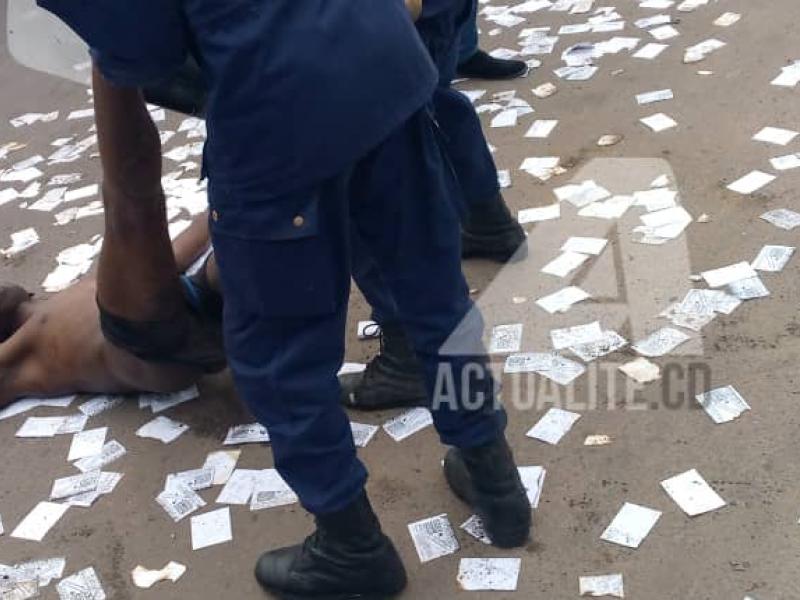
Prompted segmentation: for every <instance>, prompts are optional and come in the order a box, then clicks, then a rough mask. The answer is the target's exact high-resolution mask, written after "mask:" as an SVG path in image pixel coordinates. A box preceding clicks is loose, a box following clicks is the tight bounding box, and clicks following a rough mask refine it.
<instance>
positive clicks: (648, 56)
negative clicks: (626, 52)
mask: <svg viewBox="0 0 800 600" xmlns="http://www.w3.org/2000/svg"><path fill="white" fill-rule="evenodd" d="M667 48H669V45H667V44H659V43H657V42H651V43H649V44H645V45H644V46H642V47H641V48H639V50H637V51H636V52H635V53H634V54H633V57H634V58H641V59H644V60H653V59H654V58H657V57H658V56H659V55H660V54H661V53H662V52H663V51H664V50H666V49H667Z"/></svg>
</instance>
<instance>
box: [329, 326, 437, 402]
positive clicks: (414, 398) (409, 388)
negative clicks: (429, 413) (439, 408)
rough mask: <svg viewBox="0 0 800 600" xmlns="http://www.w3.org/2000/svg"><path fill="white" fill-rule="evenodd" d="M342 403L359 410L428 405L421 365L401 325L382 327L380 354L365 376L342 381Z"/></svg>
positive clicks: (373, 360)
mask: <svg viewBox="0 0 800 600" xmlns="http://www.w3.org/2000/svg"><path fill="white" fill-rule="evenodd" d="M340 383H341V386H342V403H343V404H344V405H345V406H347V407H348V408H355V409H357V410H384V409H388V408H399V407H413V406H427V405H428V393H427V391H426V388H425V379H424V377H423V375H422V366H421V365H420V362H419V360H418V359H417V356H416V354H414V350H413V349H412V348H411V344H410V343H409V341H408V336H406V333H405V331H404V330H403V328H402V327H401V326H400V325H399V324H395V323H386V324H383V325H382V327H381V351H380V354H378V356H376V357H375V358H373V359H372V360H371V361H370V362H369V364H368V365H367V369H366V370H365V371H364V372H363V373H359V374H357V375H347V376H343V377H341V378H340Z"/></svg>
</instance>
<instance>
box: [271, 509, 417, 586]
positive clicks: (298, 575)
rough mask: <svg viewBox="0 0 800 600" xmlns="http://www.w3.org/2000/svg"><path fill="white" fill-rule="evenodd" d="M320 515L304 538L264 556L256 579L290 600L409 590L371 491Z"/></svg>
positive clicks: (401, 566) (403, 570)
mask: <svg viewBox="0 0 800 600" xmlns="http://www.w3.org/2000/svg"><path fill="white" fill-rule="evenodd" d="M316 521H317V531H316V532H315V533H314V534H313V535H311V536H310V537H308V538H306V541H305V542H304V543H303V544H301V545H299V546H293V547H290V548H282V549H280V550H273V551H272V552H267V553H265V554H263V555H262V556H261V558H260V559H259V561H258V564H257V565H256V579H257V580H258V582H259V583H260V584H261V585H262V586H263V587H264V588H265V589H266V590H267V591H269V592H272V593H273V594H276V595H277V596H278V597H279V598H284V599H286V600H307V599H309V600H356V599H358V600H378V599H383V598H391V597H393V596H395V595H397V594H399V593H400V592H401V591H402V590H403V588H404V587H405V586H406V571H405V568H404V567H403V563H402V561H401V560H400V556H399V555H398V554H397V551H396V550H395V548H394V546H393V545H392V542H391V540H389V538H388V537H386V536H385V535H384V534H383V532H382V531H381V526H380V523H379V522H378V518H377V517H376V516H375V513H374V512H373V511H372V507H371V506H370V504H369V500H368V499H367V495H366V493H364V494H362V495H361V496H360V497H359V498H358V499H357V500H356V501H355V502H353V503H352V504H351V505H350V506H348V507H346V508H345V509H343V510H340V511H338V512H336V513H333V514H330V515H325V516H318V517H317V518H316Z"/></svg>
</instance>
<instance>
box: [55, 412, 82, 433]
mask: <svg viewBox="0 0 800 600" xmlns="http://www.w3.org/2000/svg"><path fill="white" fill-rule="evenodd" d="M88 422H89V417H87V416H86V415H83V414H78V415H69V416H67V417H64V422H63V423H62V424H61V427H59V428H58V431H56V435H71V434H73V433H80V432H81V431H83V430H84V429H85V428H86V424H87V423H88Z"/></svg>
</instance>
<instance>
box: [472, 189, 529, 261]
mask: <svg viewBox="0 0 800 600" xmlns="http://www.w3.org/2000/svg"><path fill="white" fill-rule="evenodd" d="M461 229H462V234H461V243H462V248H461V256H462V257H463V258H487V259H489V260H494V261H496V262H500V263H505V262H518V261H520V260H523V259H525V258H526V257H527V256H528V245H527V238H526V237H525V231H524V230H523V229H522V226H521V225H520V224H519V223H518V222H517V220H516V219H514V217H513V216H512V215H511V212H510V211H509V210H508V206H506V202H505V200H504V199H503V196H502V194H498V195H497V198H495V200H494V201H492V202H487V203H484V204H479V205H476V206H470V207H469V211H468V214H467V218H466V220H465V221H464V223H463V224H462V227H461Z"/></svg>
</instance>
